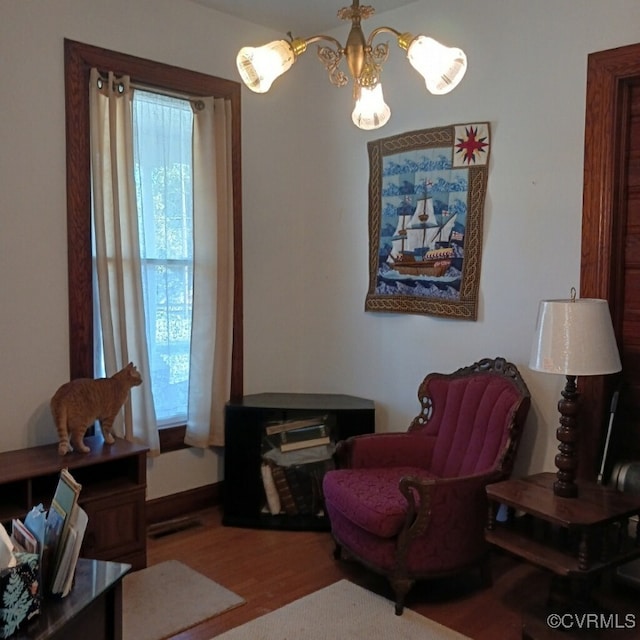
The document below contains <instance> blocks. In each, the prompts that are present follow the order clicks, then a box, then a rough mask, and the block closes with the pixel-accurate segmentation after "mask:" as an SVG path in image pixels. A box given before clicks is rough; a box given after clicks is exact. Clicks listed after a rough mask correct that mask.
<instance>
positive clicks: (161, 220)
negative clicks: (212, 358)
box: [133, 91, 193, 426]
mask: <svg viewBox="0 0 640 640" xmlns="http://www.w3.org/2000/svg"><path fill="white" fill-rule="evenodd" d="M192 126H193V112H192V110H191V103H190V102H189V101H188V100H182V99H179V98H173V97H168V96H163V95H159V94H156V93H149V92H146V91H135V93H134V98H133V135H134V162H135V183H136V199H137V207H138V227H139V235H140V249H141V259H142V286H143V289H144V309H145V316H146V318H147V344H148V350H149V361H150V366H151V387H152V390H153V397H154V405H155V409H156V417H157V419H158V424H159V425H160V426H163V425H167V424H168V425H175V424H184V423H185V421H186V419H187V408H188V392H189V353H190V346H191V313H192V310H193V192H192V170H191V158H192V154H191V131H192Z"/></svg>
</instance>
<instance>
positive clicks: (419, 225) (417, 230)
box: [370, 123, 489, 315]
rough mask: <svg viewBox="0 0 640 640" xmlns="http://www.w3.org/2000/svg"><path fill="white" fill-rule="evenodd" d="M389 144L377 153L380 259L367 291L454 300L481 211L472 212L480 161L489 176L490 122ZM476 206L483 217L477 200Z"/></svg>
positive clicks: (376, 295)
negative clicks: (416, 141) (407, 142)
mask: <svg viewBox="0 0 640 640" xmlns="http://www.w3.org/2000/svg"><path fill="white" fill-rule="evenodd" d="M429 131H432V130H427V132H429ZM416 133H420V132H416ZM421 133H426V132H421ZM401 146H402V145H401ZM392 149H394V152H393V153H386V154H385V153H384V152H382V153H381V154H380V158H379V161H380V175H379V180H378V182H379V193H378V194H376V199H377V200H378V201H377V203H376V204H377V205H378V206H379V209H378V206H376V209H377V214H376V217H377V218H378V220H377V223H378V224H377V226H378V230H377V231H378V232H377V234H376V236H377V243H378V246H377V265H376V272H375V283H374V284H375V286H374V290H373V291H371V290H370V294H372V295H371V296H370V298H375V299H377V300H380V299H382V298H384V297H386V296H392V297H394V298H395V299H397V298H398V297H403V296H406V297H410V298H411V299H413V300H415V299H416V298H417V299H425V300H426V299H429V300H435V301H439V302H444V303H446V302H453V303H455V302H456V301H459V300H460V299H461V296H462V295H463V293H462V284H463V279H464V277H465V262H466V260H467V258H468V256H467V254H466V252H467V249H468V242H467V236H468V234H469V232H470V230H471V229H470V222H472V221H473V220H475V221H477V218H478V211H477V207H476V211H475V215H474V216H472V215H471V213H472V212H471V211H470V209H471V207H472V206H473V198H471V197H470V184H471V183H472V177H473V175H474V174H475V173H476V172H477V170H478V167H483V175H486V162H487V160H488V156H489V127H488V123H486V124H477V125H457V126H455V127H452V136H449V138H447V137H446V136H445V138H442V136H435V139H434V140H431V141H430V144H426V145H423V144H410V145H409V146H408V148H406V149H400V150H398V147H397V146H393V147H392ZM483 186H484V185H483ZM471 190H473V189H471ZM482 196H483V197H484V189H483V192H482ZM479 213H480V218H481V217H482V215H481V214H482V204H481V206H480V211H479ZM476 232H477V230H476ZM372 284H373V283H372ZM372 310H380V309H372ZM383 310H389V309H383ZM395 310H404V309H402V308H399V309H395ZM427 312H428V311H427ZM441 315H447V314H441ZM452 315H456V314H452Z"/></svg>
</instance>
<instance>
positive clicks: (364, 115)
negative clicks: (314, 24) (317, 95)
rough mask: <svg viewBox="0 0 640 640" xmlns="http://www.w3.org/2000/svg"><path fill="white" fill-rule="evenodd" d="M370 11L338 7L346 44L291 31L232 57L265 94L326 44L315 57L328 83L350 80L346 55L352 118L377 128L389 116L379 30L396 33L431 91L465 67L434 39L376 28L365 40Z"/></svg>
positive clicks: (443, 89)
mask: <svg viewBox="0 0 640 640" xmlns="http://www.w3.org/2000/svg"><path fill="white" fill-rule="evenodd" d="M374 12H375V9H374V8H373V7H371V6H369V5H363V6H360V2H359V0H353V2H352V4H351V6H349V7H343V8H342V9H339V10H338V17H339V18H341V19H342V20H350V21H351V29H350V31H349V35H348V37H347V41H346V44H345V45H344V46H342V44H341V43H340V42H339V41H338V40H336V39H335V38H333V37H332V36H327V35H315V36H311V37H309V38H293V37H292V36H291V33H289V34H288V35H289V41H287V40H275V41H274V42H270V43H269V44H266V45H264V46H262V47H257V48H254V47H243V48H242V49H241V50H240V52H239V53H238V56H237V58H236V64H237V67H238V72H239V73H240V77H241V78H242V80H243V82H244V83H245V84H246V85H247V87H249V89H251V90H252V91H255V92H256V93H265V92H267V91H268V90H269V89H270V88H271V84H272V83H273V81H274V80H275V79H276V78H278V77H279V76H281V75H282V74H283V73H285V71H288V70H289V69H290V68H291V66H292V65H293V63H294V62H295V61H296V60H297V58H298V57H299V56H301V55H302V54H303V53H304V52H305V51H306V50H307V47H308V46H309V45H310V44H312V43H315V42H324V43H326V44H324V45H322V46H321V45H318V50H317V54H318V58H319V59H320V61H321V62H322V64H323V65H324V67H325V69H326V70H327V72H328V73H329V81H330V82H331V84H333V85H335V86H337V87H343V86H345V85H346V84H348V82H349V77H348V76H347V74H346V73H344V72H343V71H342V70H341V69H340V64H341V62H342V60H343V59H346V63H347V66H348V68H349V73H350V75H351V78H352V79H353V98H354V104H355V106H354V110H353V113H352V114H351V117H352V120H353V122H354V124H355V125H356V126H358V127H360V128H361V129H376V128H378V127H381V126H383V125H384V124H386V123H387V122H388V120H389V118H390V117H391V110H390V109H389V106H388V105H387V104H386V102H385V101H384V97H383V95H382V85H381V82H380V76H381V74H382V66H383V65H384V63H385V62H386V61H387V58H388V56H389V45H388V43H386V42H385V43H378V44H376V45H375V46H374V44H373V41H374V39H375V38H376V37H377V36H378V35H379V34H381V33H390V34H392V35H393V36H395V37H396V39H397V44H398V46H399V47H400V48H401V49H403V50H404V51H406V52H407V58H408V60H409V63H410V64H411V66H413V68H414V69H416V71H418V73H420V74H421V75H422V76H423V78H424V79H425V84H426V86H427V89H428V90H429V91H430V92H431V93H433V94H435V95H443V94H445V93H449V92H450V91H451V90H453V89H454V88H455V87H456V86H457V85H458V84H459V83H460V81H461V80H462V78H463V76H464V74H465V71H466V68H467V57H466V55H465V53H464V51H462V50H461V49H457V48H453V47H446V46H444V45H443V44H441V43H439V42H438V41H437V40H434V39H433V38H429V37H427V36H424V35H419V36H413V35H412V34H411V33H406V32H405V33H402V32H400V31H397V30H396V29H393V28H392V27H384V26H383V27H378V28H376V29H374V30H373V31H372V32H371V33H370V34H369V37H368V38H365V36H364V33H363V31H362V27H361V25H360V23H361V21H362V20H364V19H366V18H369V17H371V16H372V15H373V14H374Z"/></svg>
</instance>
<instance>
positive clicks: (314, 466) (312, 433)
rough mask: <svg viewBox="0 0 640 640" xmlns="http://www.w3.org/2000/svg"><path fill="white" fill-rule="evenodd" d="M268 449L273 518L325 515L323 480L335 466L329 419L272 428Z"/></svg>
mask: <svg viewBox="0 0 640 640" xmlns="http://www.w3.org/2000/svg"><path fill="white" fill-rule="evenodd" d="M264 445H265V446H264V447H263V456H262V457H263V463H262V468H261V474H262V481H263V485H264V491H265V496H266V510H267V511H268V512H269V513H270V514H272V515H277V514H280V513H284V514H286V515H315V516H321V515H324V505H323V500H322V478H323V476H324V473H325V472H326V471H327V470H328V469H330V468H334V466H335V465H334V461H333V453H334V451H335V446H334V444H333V443H332V441H331V435H330V429H329V426H328V425H327V424H326V417H325V416H321V417H316V418H309V419H304V420H286V421H284V422H280V423H276V424H269V425H267V426H266V427H265V443H264Z"/></svg>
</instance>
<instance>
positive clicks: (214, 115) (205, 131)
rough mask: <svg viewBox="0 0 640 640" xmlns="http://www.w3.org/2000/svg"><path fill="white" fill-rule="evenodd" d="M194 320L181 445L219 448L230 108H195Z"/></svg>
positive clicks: (228, 314)
mask: <svg viewBox="0 0 640 640" xmlns="http://www.w3.org/2000/svg"><path fill="white" fill-rule="evenodd" d="M194 105H195V107H194V114H195V115H194V125H193V185H194V187H193V190H194V193H193V209H194V211H193V218H194V219H193V226H194V232H193V233H194V248H193V254H194V256H193V258H194V275H193V320H192V335H191V359H190V367H191V368H190V375H189V416H188V420H187V432H186V436H185V443H186V444H189V445H191V446H196V447H207V446H210V445H215V446H223V445H224V406H225V403H226V402H227V401H228V399H229V393H230V386H231V347H232V339H233V188H232V179H231V178H232V175H231V104H230V102H229V101H227V100H224V99H221V98H220V99H217V98H216V99H214V98H203V99H201V100H197V101H195V102H194Z"/></svg>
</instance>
